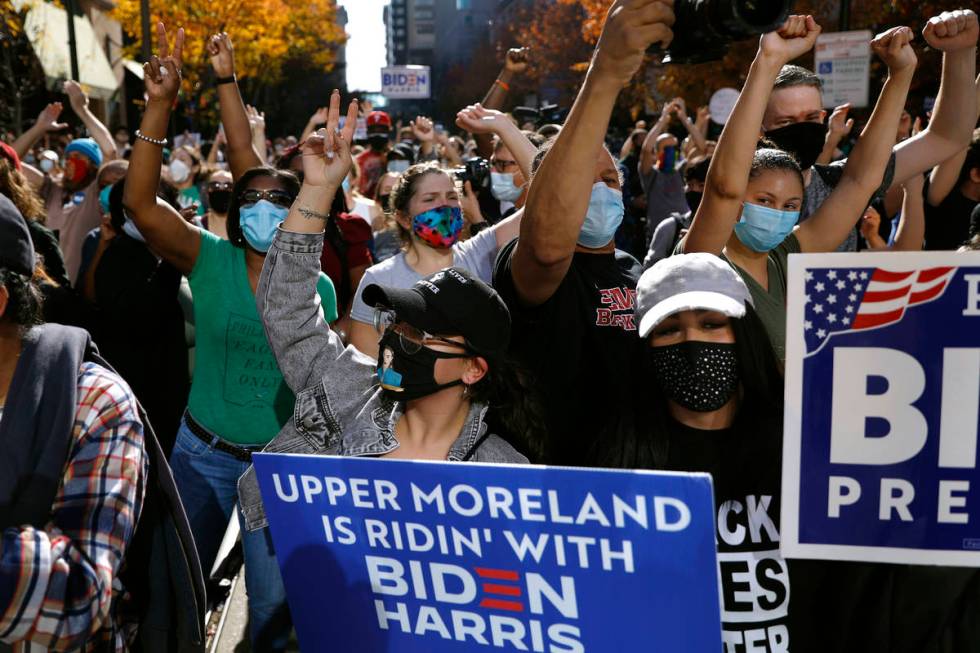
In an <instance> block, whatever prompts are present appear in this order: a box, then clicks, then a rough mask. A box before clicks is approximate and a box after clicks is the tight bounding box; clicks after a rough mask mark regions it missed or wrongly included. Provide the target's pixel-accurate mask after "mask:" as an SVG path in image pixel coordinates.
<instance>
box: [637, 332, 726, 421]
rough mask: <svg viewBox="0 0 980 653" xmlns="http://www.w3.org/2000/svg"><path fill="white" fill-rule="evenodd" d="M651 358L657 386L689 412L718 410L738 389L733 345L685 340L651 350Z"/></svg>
mask: <svg viewBox="0 0 980 653" xmlns="http://www.w3.org/2000/svg"><path fill="white" fill-rule="evenodd" d="M650 355H651V358H652V360H651V363H652V364H653V373H654V376H655V377H656V379H657V383H659V384H660V387H661V388H662V389H663V391H664V392H665V393H666V394H667V397H668V398H669V399H671V400H673V401H674V402H675V403H677V404H679V405H680V406H683V407H684V408H686V409H688V410H693V411H695V412H698V413H710V412H711V411H714V410H718V409H719V408H721V407H722V406H724V405H725V404H727V403H728V402H729V400H731V398H732V397H733V396H734V395H735V392H736V391H737V390H738V381H739V379H738V360H737V359H736V357H735V345H734V344H731V343H718V342H702V341H697V340H688V341H687V342H682V343H679V344H676V345H668V346H666V347H652V348H651V349H650Z"/></svg>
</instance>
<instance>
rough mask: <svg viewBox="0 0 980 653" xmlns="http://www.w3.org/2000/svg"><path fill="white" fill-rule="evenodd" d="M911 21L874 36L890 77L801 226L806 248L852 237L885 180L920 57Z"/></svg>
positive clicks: (832, 245) (830, 246) (829, 247)
mask: <svg viewBox="0 0 980 653" xmlns="http://www.w3.org/2000/svg"><path fill="white" fill-rule="evenodd" d="M913 38H914V34H913V33H912V30H910V29H909V28H908V27H893V28H892V29H890V30H888V31H887V32H883V33H882V34H879V35H878V36H876V37H875V38H874V40H873V41H871V49H872V50H874V51H875V53H876V54H877V55H878V56H879V57H881V59H882V60H883V61H884V62H885V64H886V65H887V66H888V79H886V80H885V85H884V87H882V89H881V95H879V96H878V103H877V104H876V105H875V108H874V112H872V114H871V118H870V119H869V120H868V124H867V126H866V127H865V128H864V131H863V132H861V137H860V138H859V139H858V141H857V144H856V145H855V146H854V149H853V150H851V154H850V156H849V157H848V158H847V165H846V166H845V167H844V172H843V174H842V175H841V179H840V182H839V183H838V184H837V186H836V188H834V191H833V192H832V193H831V194H830V197H828V198H827V200H826V201H825V202H824V203H823V204H821V205H820V208H819V209H817V211H816V212H815V213H814V214H813V216H812V217H811V218H810V219H809V220H807V221H806V222H804V223H802V224H801V225H799V226H798V227H797V229H796V237H797V238H798V239H799V241H800V248H801V249H802V250H803V251H804V252H830V251H833V250H834V249H836V248H837V247H838V246H839V245H840V244H841V242H843V240H844V239H845V238H846V237H847V234H848V232H849V231H850V230H851V229H853V228H854V224H855V223H856V222H857V221H858V219H859V218H860V216H861V212H862V211H863V210H864V207H865V206H867V204H868V202H869V201H870V200H871V196H872V195H874V192H875V191H876V190H877V189H878V187H879V186H881V180H882V178H883V177H884V176H885V168H886V167H887V166H888V159H889V158H890V157H891V153H892V146H893V145H894V143H895V134H896V133H897V132H898V123H899V121H900V120H901V119H902V111H904V109H905V99H906V97H907V95H908V91H909V85H910V84H911V83H912V76H913V75H914V74H915V64H916V61H917V58H916V56H915V50H913V49H912V45H911V41H912V39H913Z"/></svg>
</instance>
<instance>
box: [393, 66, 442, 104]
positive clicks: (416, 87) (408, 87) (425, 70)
mask: <svg viewBox="0 0 980 653" xmlns="http://www.w3.org/2000/svg"><path fill="white" fill-rule="evenodd" d="M431 89H432V76H431V74H430V73H429V67H428V66H389V67H388V68H382V69H381V94H382V95H384V96H385V97H386V98H389V99H419V100H426V99H428V98H429V97H430V95H431V93H432V91H431Z"/></svg>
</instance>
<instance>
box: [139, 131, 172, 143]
mask: <svg viewBox="0 0 980 653" xmlns="http://www.w3.org/2000/svg"><path fill="white" fill-rule="evenodd" d="M136 138H138V139H140V140H144V141H146V142H147V143H152V144H153V145H159V146H160V147H166V146H167V139H166V138H150V137H149V136H147V135H146V134H144V133H143V132H141V131H140V130H138V129H137V130H136Z"/></svg>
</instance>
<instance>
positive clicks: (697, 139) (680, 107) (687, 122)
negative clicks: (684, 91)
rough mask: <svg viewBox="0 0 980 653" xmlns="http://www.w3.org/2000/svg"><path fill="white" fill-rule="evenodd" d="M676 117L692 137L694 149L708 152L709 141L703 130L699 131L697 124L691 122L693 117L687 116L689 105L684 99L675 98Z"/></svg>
mask: <svg viewBox="0 0 980 653" xmlns="http://www.w3.org/2000/svg"><path fill="white" fill-rule="evenodd" d="M674 115H675V116H677V119H678V120H680V121H681V124H682V125H684V129H686V130H687V135H688V136H690V137H691V141H692V142H693V143H694V147H696V148H697V149H698V150H699V151H701V152H705V151H707V149H708V141H707V139H706V138H705V137H704V134H703V133H701V130H700V129H698V126H697V125H696V124H695V122H694V121H693V120H691V116H689V115H687V104H686V103H685V102H684V98H679V97H678V98H674Z"/></svg>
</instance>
